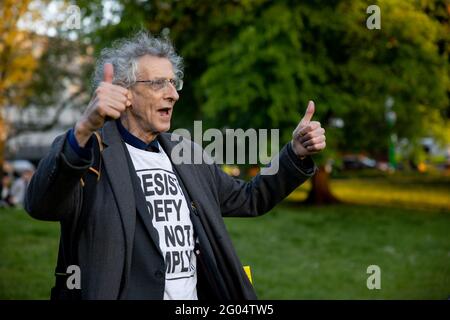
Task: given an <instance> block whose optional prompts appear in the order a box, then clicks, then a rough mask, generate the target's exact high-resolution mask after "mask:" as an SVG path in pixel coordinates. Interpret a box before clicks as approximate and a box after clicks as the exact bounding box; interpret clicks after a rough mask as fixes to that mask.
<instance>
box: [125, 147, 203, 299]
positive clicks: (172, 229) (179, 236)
mask: <svg viewBox="0 0 450 320" xmlns="http://www.w3.org/2000/svg"><path fill="white" fill-rule="evenodd" d="M126 146H127V148H128V151H129V153H130V156H131V160H132V161H133V165H134V168H135V169H136V174H137V176H138V177H139V179H140V182H141V187H142V191H143V192H144V196H145V199H146V201H147V207H148V209H149V212H150V214H151V216H152V220H153V226H154V227H155V228H156V230H157V231H158V235H159V247H160V248H161V251H162V253H163V255H164V257H165V263H166V282H165V289H164V300H197V288H196V285H197V270H196V262H197V261H196V257H195V254H194V241H195V240H194V228H193V226H192V221H191V219H190V216H189V208H188V204H187V201H186V198H185V196H184V194H183V192H182V190H181V187H180V185H179V183H178V179H177V177H176V175H175V174H174V172H173V168H172V163H171V162H170V159H169V157H168V156H167V154H166V153H165V152H164V150H163V149H162V148H161V146H160V147H159V149H160V152H159V153H158V152H149V151H145V150H141V149H138V148H135V147H133V146H131V145H129V144H127V143H126Z"/></svg>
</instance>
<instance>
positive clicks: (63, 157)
mask: <svg viewBox="0 0 450 320" xmlns="http://www.w3.org/2000/svg"><path fill="white" fill-rule="evenodd" d="M67 134H68V133H66V134H63V135H61V136H59V137H57V138H56V139H55V141H54V142H53V144H52V146H51V149H50V152H49V153H48V154H47V156H45V157H44V158H43V159H42V160H41V161H40V162H39V165H38V168H37V170H36V172H35V174H34V175H33V177H32V179H31V181H30V184H29V187H28V190H27V193H26V196H25V210H26V211H27V212H28V213H29V214H30V215H31V216H32V217H34V218H36V219H39V220H47V221H63V220H67V219H69V220H70V219H71V218H73V216H74V215H76V214H77V213H79V212H80V210H81V205H82V186H81V182H80V179H81V177H82V176H83V174H84V173H85V172H86V171H87V170H88V169H89V167H90V166H91V164H92V159H90V160H85V159H83V158H81V157H79V156H78V155H77V154H76V153H75V152H74V151H73V150H72V149H71V147H70V145H69V143H68V138H67ZM91 158H93V156H92V155H91Z"/></svg>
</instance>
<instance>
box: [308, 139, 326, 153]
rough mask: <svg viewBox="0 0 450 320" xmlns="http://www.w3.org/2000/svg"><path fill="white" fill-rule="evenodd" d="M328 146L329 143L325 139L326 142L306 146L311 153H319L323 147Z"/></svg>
mask: <svg viewBox="0 0 450 320" xmlns="http://www.w3.org/2000/svg"><path fill="white" fill-rule="evenodd" d="M326 146H327V144H326V142H325V141H324V142H321V143H319V144H315V145H312V146H308V147H306V150H308V152H310V153H317V152H319V151H322V150H323V149H325V147H326Z"/></svg>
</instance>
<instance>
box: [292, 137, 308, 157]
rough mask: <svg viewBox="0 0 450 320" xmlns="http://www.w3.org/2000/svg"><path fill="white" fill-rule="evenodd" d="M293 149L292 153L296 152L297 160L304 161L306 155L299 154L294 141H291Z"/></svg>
mask: <svg viewBox="0 0 450 320" xmlns="http://www.w3.org/2000/svg"><path fill="white" fill-rule="evenodd" d="M291 148H292V151H293V152H294V154H295V155H296V156H297V158H299V159H300V160H304V159H305V158H306V155H302V154H299V153H298V152H297V150H296V149H295V147H294V141H293V140H291Z"/></svg>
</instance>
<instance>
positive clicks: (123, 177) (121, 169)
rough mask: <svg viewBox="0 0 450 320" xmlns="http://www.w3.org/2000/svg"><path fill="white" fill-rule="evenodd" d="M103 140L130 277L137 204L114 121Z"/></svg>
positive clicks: (127, 272) (104, 128)
mask: <svg viewBox="0 0 450 320" xmlns="http://www.w3.org/2000/svg"><path fill="white" fill-rule="evenodd" d="M102 139H103V143H104V145H105V148H104V150H103V152H102V158H103V163H104V165H105V170H106V172H107V174H108V179H109V180H110V183H111V188H112V191H113V193H114V199H115V200H116V203H117V206H118V208H119V213H120V218H121V221H122V225H123V230H124V235H125V246H126V247H125V254H126V260H125V262H126V263H125V275H128V274H129V271H130V266H131V258H132V248H133V240H134V231H135V226H136V203H135V198H134V192H133V185H132V180H131V177H130V175H129V171H128V166H127V159H126V156H125V150H124V146H123V144H122V141H121V138H120V134H119V132H118V130H117V127H116V125H115V123H114V121H108V122H107V123H106V124H105V126H104V127H103V130H102ZM125 281H127V277H125Z"/></svg>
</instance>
